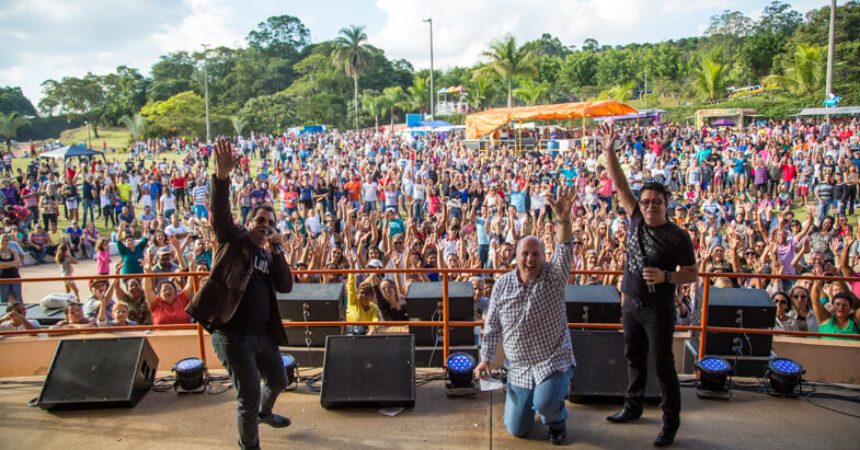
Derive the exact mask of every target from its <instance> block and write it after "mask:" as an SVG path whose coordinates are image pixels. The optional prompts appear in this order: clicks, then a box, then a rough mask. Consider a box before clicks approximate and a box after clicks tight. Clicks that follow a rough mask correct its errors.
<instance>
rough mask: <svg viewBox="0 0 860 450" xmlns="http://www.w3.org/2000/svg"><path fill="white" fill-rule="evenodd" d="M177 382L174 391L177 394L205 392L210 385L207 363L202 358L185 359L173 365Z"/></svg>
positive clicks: (174, 383) (174, 384)
mask: <svg viewBox="0 0 860 450" xmlns="http://www.w3.org/2000/svg"><path fill="white" fill-rule="evenodd" d="M173 373H175V374H176V380H175V381H174V382H173V390H174V391H177V392H203V391H205V390H206V385H207V384H208V383H209V373H208V371H207V370H206V363H204V362H203V360H202V359H200V358H185V359H181V360H179V361H177V363H176V364H174V365H173Z"/></svg>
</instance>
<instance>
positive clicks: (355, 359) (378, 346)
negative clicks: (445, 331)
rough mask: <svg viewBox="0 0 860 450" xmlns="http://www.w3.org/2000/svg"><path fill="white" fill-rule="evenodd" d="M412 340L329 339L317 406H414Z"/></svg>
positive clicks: (383, 337) (400, 337) (390, 337)
mask: <svg viewBox="0 0 860 450" xmlns="http://www.w3.org/2000/svg"><path fill="white" fill-rule="evenodd" d="M414 360H415V337H414V336H412V335H409V334H406V335H387V336H386V335H380V336H329V337H328V338H326V346H325V357H324V360H323V375H322V390H321V391H320V403H321V404H322V406H323V408H332V407H340V406H374V407H379V406H408V407H412V406H415V364H414Z"/></svg>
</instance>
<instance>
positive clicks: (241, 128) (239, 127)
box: [230, 116, 248, 136]
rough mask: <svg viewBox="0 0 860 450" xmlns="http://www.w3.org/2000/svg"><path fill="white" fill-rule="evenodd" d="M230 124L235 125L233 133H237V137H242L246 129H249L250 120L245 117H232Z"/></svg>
mask: <svg viewBox="0 0 860 450" xmlns="http://www.w3.org/2000/svg"><path fill="white" fill-rule="evenodd" d="M230 122H231V123H232V124H233V131H235V132H236V135H237V136H242V133H244V132H245V128H247V127H248V118H247V117H245V116H232V117H230Z"/></svg>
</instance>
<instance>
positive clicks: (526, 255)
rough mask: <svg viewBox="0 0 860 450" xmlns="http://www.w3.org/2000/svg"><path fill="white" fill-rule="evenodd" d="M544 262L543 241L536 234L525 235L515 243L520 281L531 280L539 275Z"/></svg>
mask: <svg viewBox="0 0 860 450" xmlns="http://www.w3.org/2000/svg"><path fill="white" fill-rule="evenodd" d="M544 264H546V253H544V246H543V242H541V240H540V239H538V238H537V237H536V236H532V235H529V236H526V237H524V238H522V239H520V241H519V242H518V243H517V274H518V275H519V277H520V279H521V280H522V281H531V280H534V279H535V278H537V277H538V275H540V273H541V271H542V270H543V266H544Z"/></svg>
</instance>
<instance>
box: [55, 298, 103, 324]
mask: <svg viewBox="0 0 860 450" xmlns="http://www.w3.org/2000/svg"><path fill="white" fill-rule="evenodd" d="M64 313H65V319H63V320H61V321H59V322H57V324H56V325H53V326H52V327H51V328H89V327H94V326H96V324H95V322H93V321H92V320H90V319H88V318H87V316H86V315H84V307H83V306H82V305H81V304H80V303H69V305H68V306H66V308H65V310H64Z"/></svg>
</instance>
